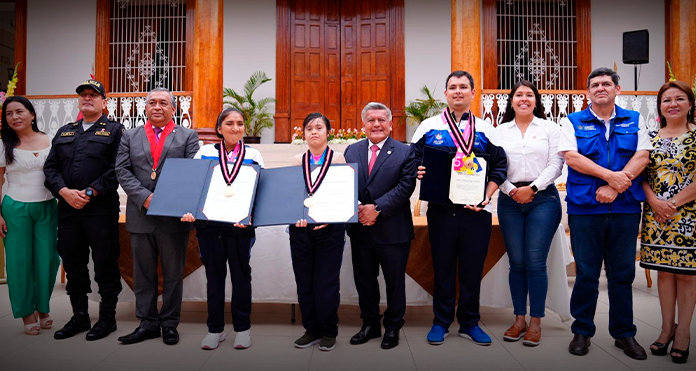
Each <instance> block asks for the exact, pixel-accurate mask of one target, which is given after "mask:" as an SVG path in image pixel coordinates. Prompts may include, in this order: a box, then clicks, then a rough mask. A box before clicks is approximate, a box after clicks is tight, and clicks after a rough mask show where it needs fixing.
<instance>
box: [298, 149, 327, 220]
mask: <svg viewBox="0 0 696 371" xmlns="http://www.w3.org/2000/svg"><path fill="white" fill-rule="evenodd" d="M311 157H312V153H311V152H309V150H307V153H305V154H304V155H303V156H302V172H303V174H304V181H305V187H307V195H308V197H307V198H305V200H304V206H305V207H307V208H311V207H313V206H315V205H316V201H315V200H314V198H313V196H314V192H316V191H317V189H319V186H320V185H321V182H322V181H323V180H324V177H326V173H327V172H328V171H329V165H331V160H332V159H333V150H332V149H331V148H329V147H326V151H324V155H323V157H324V162H323V163H322V164H321V168H320V169H319V174H318V175H317V178H316V179H315V180H314V182H312V168H311V166H310V163H309V159H310V158H311Z"/></svg>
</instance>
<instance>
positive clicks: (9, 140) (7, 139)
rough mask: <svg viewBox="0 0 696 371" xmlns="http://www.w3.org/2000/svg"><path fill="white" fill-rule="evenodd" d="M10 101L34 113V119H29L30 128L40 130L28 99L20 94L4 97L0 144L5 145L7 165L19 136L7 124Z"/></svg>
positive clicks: (12, 158)
mask: <svg viewBox="0 0 696 371" xmlns="http://www.w3.org/2000/svg"><path fill="white" fill-rule="evenodd" d="M12 102H17V103H21V104H22V105H23V106H24V108H26V109H27V110H29V112H31V114H32V115H34V119H33V120H31V128H32V130H34V131H35V132H37V133H40V132H41V130H39V126H38V125H37V124H36V110H34V105H33V104H31V102H30V101H29V99H27V98H25V97H23V96H21V95H13V96H11V97H8V98H7V99H5V102H4V103H3V104H2V116H0V120H2V129H0V134H2V144H3V145H4V146H5V162H6V164H7V165H9V164H11V163H12V161H14V149H15V147H17V145H19V137H18V136H17V133H16V132H15V131H14V129H12V128H11V127H10V125H9V124H8V122H7V116H6V112H7V105H8V104H10V103H12Z"/></svg>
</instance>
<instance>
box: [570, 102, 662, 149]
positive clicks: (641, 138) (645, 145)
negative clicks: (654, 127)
mask: <svg viewBox="0 0 696 371" xmlns="http://www.w3.org/2000/svg"><path fill="white" fill-rule="evenodd" d="M589 109H590V112H591V113H592V114H593V115H594V117H596V118H597V120H599V122H601V123H604V126H605V127H606V128H607V129H606V130H605V132H604V137H605V138H606V140H609V131H610V130H611V122H612V121H614V118H615V117H616V108H614V112H612V113H611V117H610V118H609V121H604V120H602V118H601V117H599V116H597V114H596V113H595V112H594V111H593V110H592V105H590V107H589ZM559 124H561V143H560V144H559V145H558V150H559V151H560V152H565V151H577V150H578V142H577V140H576V139H575V128H574V127H573V124H571V123H570V120H568V118H567V117H564V118H562V119H561V121H560V122H559ZM638 127H639V130H638V146H637V147H636V151H642V150H648V151H651V150H652V149H653V146H652V143H650V136H649V135H648V129H647V127H646V126H645V120H643V116H640V120H638Z"/></svg>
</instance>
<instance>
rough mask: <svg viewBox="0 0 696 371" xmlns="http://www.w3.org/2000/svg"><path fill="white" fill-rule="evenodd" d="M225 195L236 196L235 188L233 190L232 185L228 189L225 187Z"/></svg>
mask: <svg viewBox="0 0 696 371" xmlns="http://www.w3.org/2000/svg"><path fill="white" fill-rule="evenodd" d="M224 195H225V197H232V196H234V188H232V185H228V186H227V187H225V190H224Z"/></svg>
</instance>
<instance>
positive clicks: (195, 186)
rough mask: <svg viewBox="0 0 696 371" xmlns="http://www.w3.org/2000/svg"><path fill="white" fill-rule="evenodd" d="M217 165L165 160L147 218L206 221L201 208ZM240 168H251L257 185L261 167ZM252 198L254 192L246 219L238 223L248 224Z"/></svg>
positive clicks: (194, 161)
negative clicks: (190, 215) (162, 217)
mask: <svg viewBox="0 0 696 371" xmlns="http://www.w3.org/2000/svg"><path fill="white" fill-rule="evenodd" d="M218 164H219V162H218V161H217V160H194V159H189V158H169V159H167V161H166V162H165V163H164V166H163V167H162V174H161V175H160V179H159V181H158V182H157V186H156V187H155V191H154V193H153V195H152V202H150V208H149V209H148V210H147V215H158V216H171V217H176V218H181V217H182V216H183V215H184V214H186V213H191V214H193V216H194V217H195V218H196V220H209V219H208V218H207V217H206V216H205V214H203V207H204V206H205V200H206V197H207V196H208V188H209V187H210V179H211V178H212V176H213V170H214V168H215V166H216V165H218ZM242 166H250V167H252V168H253V169H254V170H255V171H256V174H257V181H256V184H257V185H258V174H259V173H260V167H259V166H258V165H249V164H243V165H242ZM218 171H220V170H219V169H218ZM255 195H256V192H255V193H254V196H252V202H251V204H250V205H249V210H248V213H247V217H246V218H244V219H243V220H241V221H240V223H241V224H249V222H250V221H251V212H252V208H253V205H254V197H255Z"/></svg>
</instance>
